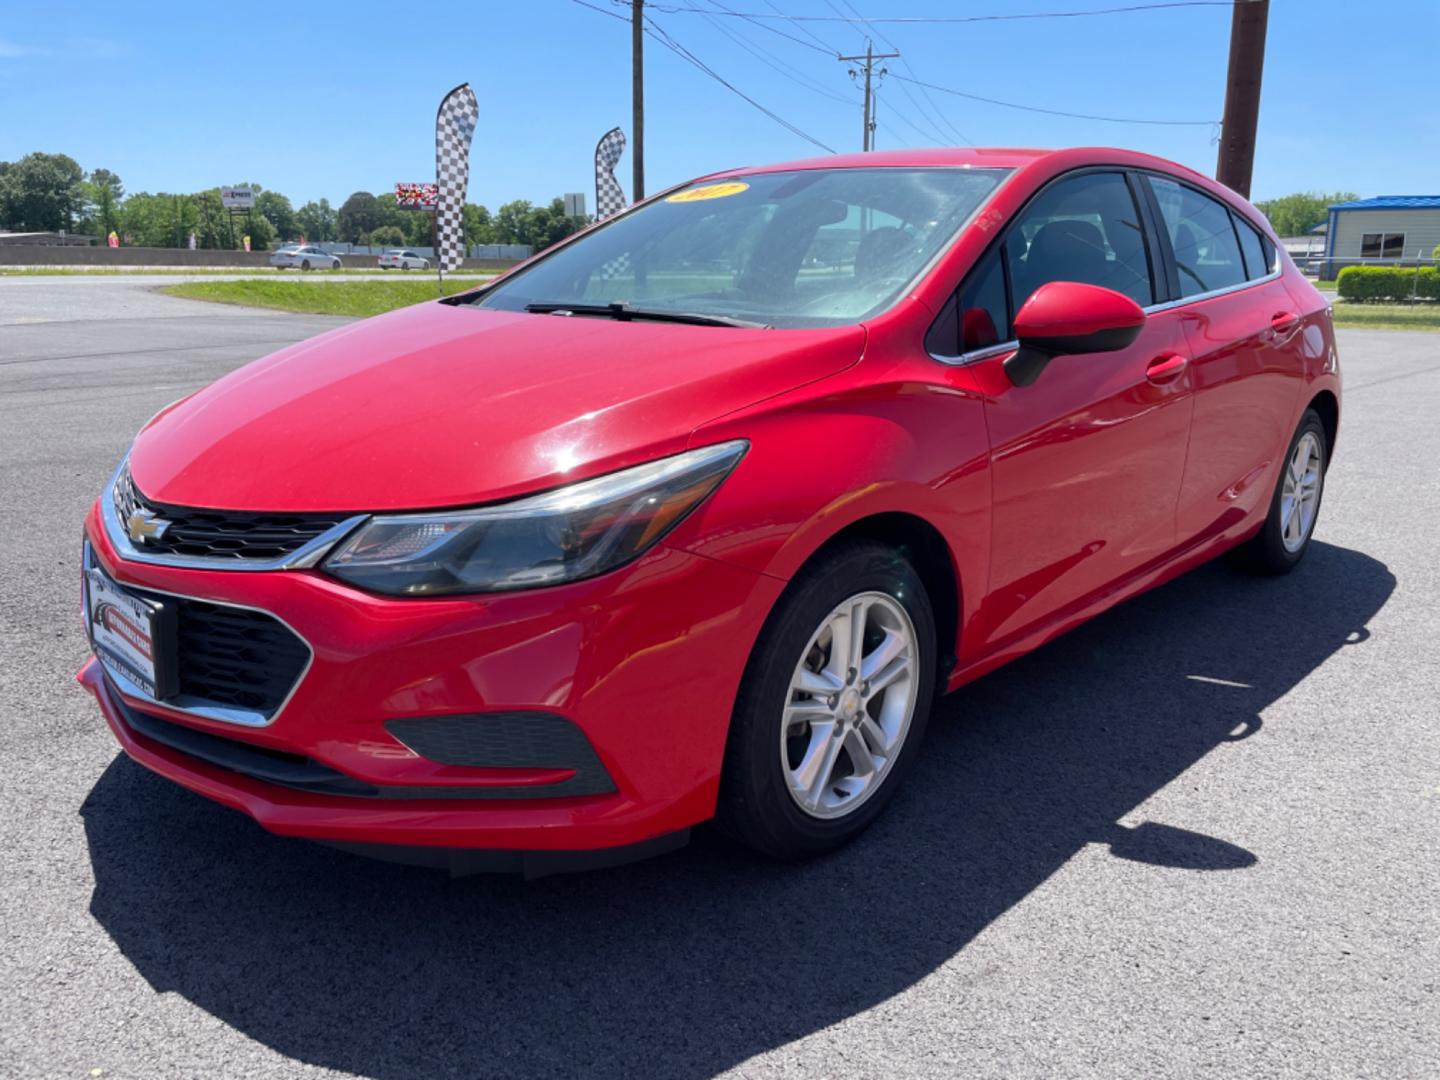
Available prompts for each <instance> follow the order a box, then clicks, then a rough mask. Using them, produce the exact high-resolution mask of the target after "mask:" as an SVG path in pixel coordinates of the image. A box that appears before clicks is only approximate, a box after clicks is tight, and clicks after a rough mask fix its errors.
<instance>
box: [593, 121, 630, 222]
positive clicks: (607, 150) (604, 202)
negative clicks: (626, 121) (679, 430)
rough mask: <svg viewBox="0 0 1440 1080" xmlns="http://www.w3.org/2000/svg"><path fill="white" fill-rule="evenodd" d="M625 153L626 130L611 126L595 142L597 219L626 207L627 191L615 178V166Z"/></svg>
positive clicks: (601, 219)
mask: <svg viewBox="0 0 1440 1080" xmlns="http://www.w3.org/2000/svg"><path fill="white" fill-rule="evenodd" d="M623 153H625V132H623V131H621V130H620V129H619V128H618V127H617V128H611V129H610V130H609V131H607V132H606V133H605V134H604V135H603V136H601V138H600V141H599V142H598V143H596V144H595V220H596V221H604V220H605V219H606V218H608V217H610V216H611V215H612V214H618V213H619V212H620V211H621V210H624V209H625V192H623V191H622V190H620V181H619V180H616V179H615V166H616V164H617V163H618V162H619V161H620V155H621V154H623Z"/></svg>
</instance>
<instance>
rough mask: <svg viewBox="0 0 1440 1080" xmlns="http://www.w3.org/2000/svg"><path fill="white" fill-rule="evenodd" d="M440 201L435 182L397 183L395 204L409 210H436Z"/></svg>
mask: <svg viewBox="0 0 1440 1080" xmlns="http://www.w3.org/2000/svg"><path fill="white" fill-rule="evenodd" d="M439 201H440V197H439V193H438V192H437V191H436V188H435V185H434V184H396V185H395V205H396V206H400V207H404V208H406V209H409V210H434V209H435V206H436V204H437V203H438V202H439Z"/></svg>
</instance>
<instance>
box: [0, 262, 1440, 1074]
mask: <svg viewBox="0 0 1440 1080" xmlns="http://www.w3.org/2000/svg"><path fill="white" fill-rule="evenodd" d="M77 282H78V284H77ZM341 321H342V320H337V319H329V318H320V317H312V316H293V315H284V314H277V313H274V312H260V311H251V310H247V309H243V308H235V307H228V306H226V307H221V306H209V305H205V304H201V303H196V302H192V301H185V300H179V299H175V298H171V297H164V296H159V295H156V294H154V293H152V292H149V291H148V290H147V289H146V288H145V286H144V284H143V283H140V282H134V281H128V280H126V279H123V278H122V279H115V278H103V279H102V278H93V279H70V278H67V279H58V278H57V279H52V280H51V281H49V282H45V281H39V280H36V279H30V280H23V279H13V278H12V279H6V278H0V732H3V733H4V738H3V739H0V841H3V845H4V859H3V863H0V866H3V871H0V935H3V948H0V1076H3V1077H7V1078H8V1077H23V1078H32V1077H44V1078H49V1077H91V1076H101V1077H116V1078H120V1077H127V1078H128V1077H134V1078H146V1080H150V1078H171V1077H174V1078H181V1077H185V1078H190V1077H246V1078H252V1080H253V1078H266V1077H276V1078H280V1077H283V1078H287V1080H289V1078H310V1077H321V1076H352V1075H353V1076H363V1077H377V1078H385V1080H411V1078H417V1077H427V1078H428V1077H448V1076H456V1077H460V1076H464V1077H491V1076H493V1077H511V1078H518V1077H531V1076H554V1077H576V1076H584V1077H637V1076H647V1077H648V1076H654V1077H675V1078H707V1077H712V1076H716V1075H720V1074H727V1075H735V1076H747V1077H771V1076H782V1075H784V1076H804V1077H817V1078H818V1077H836V1076H848V1077H871V1076H873V1077H894V1076H923V1077H954V1076H966V1077H1006V1078H1014V1077H1059V1076H1063V1077H1082V1076H1084V1077H1089V1076H1094V1077H1136V1078H1146V1080H1150V1078H1157V1077H1194V1076H1216V1077H1224V1078H1226V1080H1230V1078H1235V1077H1244V1078H1247V1080H1248V1078H1258V1077H1281V1076H1284V1077H1300V1076H1303V1077H1347V1078H1348V1077H1376V1078H1386V1080H1395V1078H1433V1077H1436V1076H1440V990H1437V984H1440V874H1437V870H1440V665H1437V663H1436V659H1437V647H1436V640H1437V637H1440V559H1437V556H1436V541H1435V537H1436V535H1437V534H1440V465H1437V461H1440V458H1437V456H1436V454H1435V452H1434V443H1435V432H1436V417H1437V416H1440V334H1424V333H1405V332H1381V331H1363V332H1362V331H1353V330H1352V331H1342V332H1341V335H1340V346H1341V354H1342V366H1343V370H1344V377H1345V381H1346V397H1345V402H1344V407H1343V415H1342V420H1341V435H1340V443H1339V447H1338V456H1337V459H1336V462H1335V465H1334V467H1333V469H1332V471H1331V474H1330V478H1329V485H1328V490H1327V492H1326V495H1325V502H1324V506H1323V508H1322V511H1321V517H1320V523H1319V527H1318V531H1317V534H1316V542H1315V546H1314V547H1313V549H1312V551H1311V552H1310V554H1309V556H1308V557H1307V559H1306V561H1305V563H1304V564H1303V565H1302V566H1301V568H1300V569H1299V570H1298V571H1297V572H1296V573H1294V574H1293V575H1291V576H1289V577H1286V578H1283V579H1270V580H1258V579H1254V578H1249V577H1245V576H1242V575H1240V574H1237V573H1235V572H1232V571H1231V570H1230V569H1228V568H1227V567H1226V566H1225V565H1224V564H1215V565H1211V566H1207V567H1204V568H1201V569H1200V570H1198V571H1196V572H1194V573H1192V574H1190V575H1188V576H1187V577H1185V578H1182V579H1181V580H1179V581H1177V582H1175V583H1173V584H1171V585H1168V586H1166V587H1164V588H1162V589H1160V590H1157V591H1155V592H1152V593H1150V594H1148V595H1147V596H1145V597H1142V598H1139V599H1137V600H1135V601H1132V602H1130V603H1128V604H1125V605H1123V606H1122V607H1121V608H1119V609H1118V610H1116V611H1113V612H1111V613H1109V614H1107V615H1106V616H1103V617H1102V618H1100V619H1098V620H1096V621H1094V622H1092V623H1091V624H1089V625H1087V626H1085V627H1083V628H1081V629H1080V630H1077V631H1075V632H1074V633H1072V634H1070V635H1068V636H1066V637H1065V638H1063V639H1061V640H1060V641H1058V642H1056V643H1054V644H1053V645H1050V646H1048V647H1046V648H1044V649H1042V650H1040V651H1039V652H1037V653H1035V654H1033V655H1031V656H1029V657H1027V658H1025V659H1023V660H1021V661H1019V662H1017V663H1015V664H1013V665H1011V666H1009V667H1008V668H1006V669H1003V670H1001V671H999V672H997V673H995V674H994V675H991V676H989V677H987V678H986V679H983V680H981V681H980V682H979V683H977V684H975V685H973V686H971V687H969V688H967V689H965V690H963V691H961V692H960V693H959V694H957V695H955V696H953V697H951V698H948V699H946V700H945V701H944V702H943V703H942V704H941V707H940V709H939V713H938V715H937V717H936V718H935V720H934V721H933V722H932V725H931V730H930V733H929V739H928V742H927V745H926V752H925V755H924V757H923V759H922V761H921V762H920V764H919V767H918V768H917V769H916V770H915V772H914V774H913V775H912V778H911V780H910V782H909V784H908V786H907V789H906V791H905V792H903V793H902V795H901V797H900V798H898V799H897V800H896V802H895V803H894V804H893V806H892V807H891V809H890V811H889V812H888V813H887V815H886V816H885V817H884V818H883V819H882V820H881V821H880V823H879V824H878V825H877V826H876V827H875V828H874V829H872V830H871V831H870V832H869V833H868V834H867V835H866V836H865V837H864V838H863V839H862V840H861V841H860V842H859V843H857V844H855V845H853V846H852V847H850V848H849V849H847V850H845V851H842V852H840V853H838V854H836V855H834V856H832V857H829V858H826V859H823V860H820V861H817V862H813V863H809V864H806V865H801V866H776V865H771V864H767V863H763V862H757V861H755V860H753V859H751V858H749V857H748V856H746V855H744V854H743V853H740V852H737V851H734V850H732V849H731V848H729V847H727V846H726V845H725V844H723V843H722V842H720V841H718V840H716V839H714V838H712V837H706V836H701V837H700V838H699V839H698V841H697V842H696V843H694V844H692V845H691V846H690V847H689V848H687V849H686V850H684V851H682V852H680V853H678V854H675V855H672V856H667V857H664V858H661V859H657V860H654V861H651V862H648V863H643V864H639V865H636V866H631V867H626V868H623V869H619V870H613V871H607V872H598V873H591V874H584V875H573V876H567V877H557V878H549V879H545V880H541V881H537V882H533V883H528V884H527V883H525V882H523V881H520V880H516V879H512V878H495V877H477V878H467V879H460V880H454V881H452V880H449V879H448V878H446V877H444V876H443V875H440V874H438V873H435V872H432V871H424V870H416V869H409V868H404V867H398V866H392V865H387V864H382V863H376V862H370V861H366V860H364V859H360V858H357V857H352V856H349V855H345V854H342V853H339V852H335V851H331V850H329V849H326V848H323V847H319V846H316V845H312V844H308V843H305V842H302V841H295V840H285V839H280V838H277V837H273V836H270V835H268V834H266V833H264V832H263V831H262V830H261V829H259V828H258V827H257V826H256V825H254V824H253V823H252V822H250V821H249V820H248V819H247V818H245V817H243V816H242V815H240V814H238V813H235V812H232V811H230V810H226V809H223V808H221V807H219V806H216V805H213V804H211V803H209V802H207V801H205V800H203V799H201V798H199V797H197V796H193V795H190V794H189V793H187V792H185V791H183V790H181V789H179V788H177V787H175V786H174V785H172V784H170V783H168V782H166V781H164V780H161V779H159V778H158V777H155V776H152V775H151V774H149V773H148V772H146V771H145V770H143V769H141V768H139V767H138V766H136V765H134V764H132V763H131V762H129V761H128V760H127V759H125V758H124V757H123V756H121V755H119V754H118V753H117V749H116V746H115V744H114V741H113V740H112V739H111V737H110V735H109V733H108V730H107V729H106V727H105V725H104V723H103V721H102V720H101V718H100V716H99V713H98V711H97V710H96V708H95V706H94V704H93V702H92V701H91V700H90V699H89V697H88V696H87V695H85V694H84V693H83V692H82V691H81V690H80V689H79V687H77V686H76V685H75V684H74V682H73V678H72V676H73V673H74V672H75V670H76V669H77V668H78V667H79V666H80V664H81V663H82V661H83V660H84V658H85V654H86V650H85V645H84V641H83V638H82V634H81V631H80V627H79V622H78V614H77V604H78V600H77V576H78V571H77V567H76V561H77V555H78V548H79V533H80V523H81V519H82V517H83V515H84V513H85V510H86V507H87V505H88V504H89V502H90V500H91V499H92V498H93V497H94V495H95V493H96V491H97V490H98V489H99V487H100V485H101V484H102V483H103V482H104V480H105V479H106V477H107V476H108V475H109V473H110V472H111V470H112V469H113V467H114V465H115V462H116V461H117V460H118V458H119V456H120V455H121V453H122V452H123V451H124V449H125V447H126V445H127V443H128V441H129V439H130V437H131V435H132V434H133V432H134V431H135V429H136V428H138V427H139V426H140V425H141V424H142V423H144V421H145V420H146V419H147V418H148V417H149V416H150V415H151V414H152V413H154V412H155V411H156V410H157V409H159V408H161V407H162V406H163V405H165V404H166V403H168V402H170V401H171V400H173V399H175V398H176V397H179V396H181V395H182V394H184V393H186V392H188V391H189V390H191V389H193V388H195V387H198V386H200V385H202V384H204V383H205V382H207V381H209V380H211V379H213V378H215V377H216V376H218V375H220V374H222V373H223V372H226V371H229V370H231V369H233V368H234V367H236V366H238V365H239V364H241V363H243V362H245V361H247V360H249V359H252V358H254V357H257V356H260V355H263V354H264V353H267V352H270V351H272V350H273V349H275V348H278V347H279V346H281V345H283V344H285V343H287V342H291V341H296V340H299V339H301V338H304V337H307V336H309V335H311V334H314V333H317V332H319V331H321V330H323V329H326V328H328V327H330V326H333V325H337V324H338V323H339V322H341Z"/></svg>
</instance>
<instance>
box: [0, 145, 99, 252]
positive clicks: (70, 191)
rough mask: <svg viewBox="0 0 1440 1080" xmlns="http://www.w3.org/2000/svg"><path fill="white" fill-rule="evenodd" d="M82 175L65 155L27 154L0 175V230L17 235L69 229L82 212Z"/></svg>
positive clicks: (81, 170)
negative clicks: (10, 230) (13, 232)
mask: <svg viewBox="0 0 1440 1080" xmlns="http://www.w3.org/2000/svg"><path fill="white" fill-rule="evenodd" d="M84 179H85V172H84V170H83V169H81V168H80V165H79V163H78V162H76V160H75V159H74V158H72V157H70V156H68V155H66V154H42V153H38V152H37V153H33V154H26V155H25V156H24V157H23V158H21V159H20V160H19V161H16V162H13V163H11V164H10V165H8V166H7V167H6V168H5V170H4V172H3V174H0V188H3V190H0V226H3V227H4V228H7V229H13V230H15V231H17V232H27V231H28V232H53V231H58V230H60V229H67V230H68V229H72V228H74V225H75V220H76V218H78V217H79V216H80V215H81V214H83V213H84V210H85V193H84V190H83V188H82V187H81V183H82V181H83V180H84Z"/></svg>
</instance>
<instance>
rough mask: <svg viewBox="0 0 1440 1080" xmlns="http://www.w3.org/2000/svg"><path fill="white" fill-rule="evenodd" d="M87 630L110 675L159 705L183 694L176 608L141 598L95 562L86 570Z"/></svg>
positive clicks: (94, 650) (98, 655) (85, 610)
mask: <svg viewBox="0 0 1440 1080" xmlns="http://www.w3.org/2000/svg"><path fill="white" fill-rule="evenodd" d="M84 614H85V631H86V634H87V635H88V636H89V638H90V648H91V651H93V652H94V653H95V656H96V658H97V659H98V660H99V661H100V663H101V664H102V665H104V667H105V669H106V671H108V672H109V673H110V674H111V675H112V676H115V677H118V678H119V679H121V680H123V682H124V683H128V684H129V685H130V686H131V687H134V688H135V689H138V690H139V691H140V693H142V694H143V695H145V696H146V697H149V698H151V699H153V700H155V701H164V700H165V699H166V698H170V697H174V696H175V694H176V693H177V691H178V672H177V670H176V668H177V666H178V665H177V662H176V661H177V657H176V633H175V604H174V603H173V602H170V601H167V600H166V599H163V598H160V597H154V596H141V595H139V594H137V593H135V592H132V591H131V590H130V589H127V588H126V587H125V586H123V585H121V584H120V583H119V582H117V581H116V580H115V579H114V578H113V577H111V576H110V575H109V574H108V573H106V572H105V570H104V569H103V568H101V567H100V566H99V565H98V564H97V563H95V562H94V561H93V560H92V561H90V562H89V565H88V566H87V567H86V568H85V608H84Z"/></svg>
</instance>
